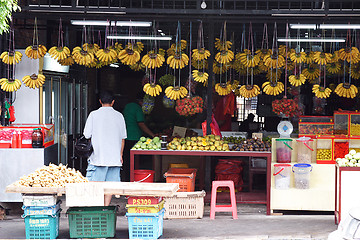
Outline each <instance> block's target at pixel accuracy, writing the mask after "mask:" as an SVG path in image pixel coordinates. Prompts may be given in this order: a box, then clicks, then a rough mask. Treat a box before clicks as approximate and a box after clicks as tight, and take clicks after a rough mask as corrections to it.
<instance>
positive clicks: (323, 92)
mask: <svg viewBox="0 0 360 240" xmlns="http://www.w3.org/2000/svg"><path fill="white" fill-rule="evenodd" d="M312 92H313V93H315V96H316V97H317V98H328V97H329V96H330V94H331V89H330V88H325V87H321V86H320V85H319V84H314V86H313V87H312Z"/></svg>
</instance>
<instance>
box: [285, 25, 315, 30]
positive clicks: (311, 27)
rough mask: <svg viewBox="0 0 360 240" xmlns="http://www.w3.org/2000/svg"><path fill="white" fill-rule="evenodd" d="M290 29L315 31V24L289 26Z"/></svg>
mask: <svg viewBox="0 0 360 240" xmlns="http://www.w3.org/2000/svg"><path fill="white" fill-rule="evenodd" d="M290 28H291V29H314V30H316V24H290Z"/></svg>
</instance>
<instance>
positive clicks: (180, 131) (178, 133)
mask: <svg viewBox="0 0 360 240" xmlns="http://www.w3.org/2000/svg"><path fill="white" fill-rule="evenodd" d="M185 134H186V128H184V127H178V126H174V130H173V134H172V135H173V136H179V137H185Z"/></svg>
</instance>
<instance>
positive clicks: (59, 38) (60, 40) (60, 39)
mask: <svg viewBox="0 0 360 240" xmlns="http://www.w3.org/2000/svg"><path fill="white" fill-rule="evenodd" d="M60 42H61V45H60ZM63 46H64V37H63V30H62V22H61V18H60V23H59V36H58V47H63Z"/></svg>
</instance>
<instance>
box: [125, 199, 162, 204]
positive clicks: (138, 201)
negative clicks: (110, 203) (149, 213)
mask: <svg viewBox="0 0 360 240" xmlns="http://www.w3.org/2000/svg"><path fill="white" fill-rule="evenodd" d="M162 200H163V198H162V197H129V198H128V202H127V203H128V204H131V205H153V204H159V203H160V202H161V201H162Z"/></svg>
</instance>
